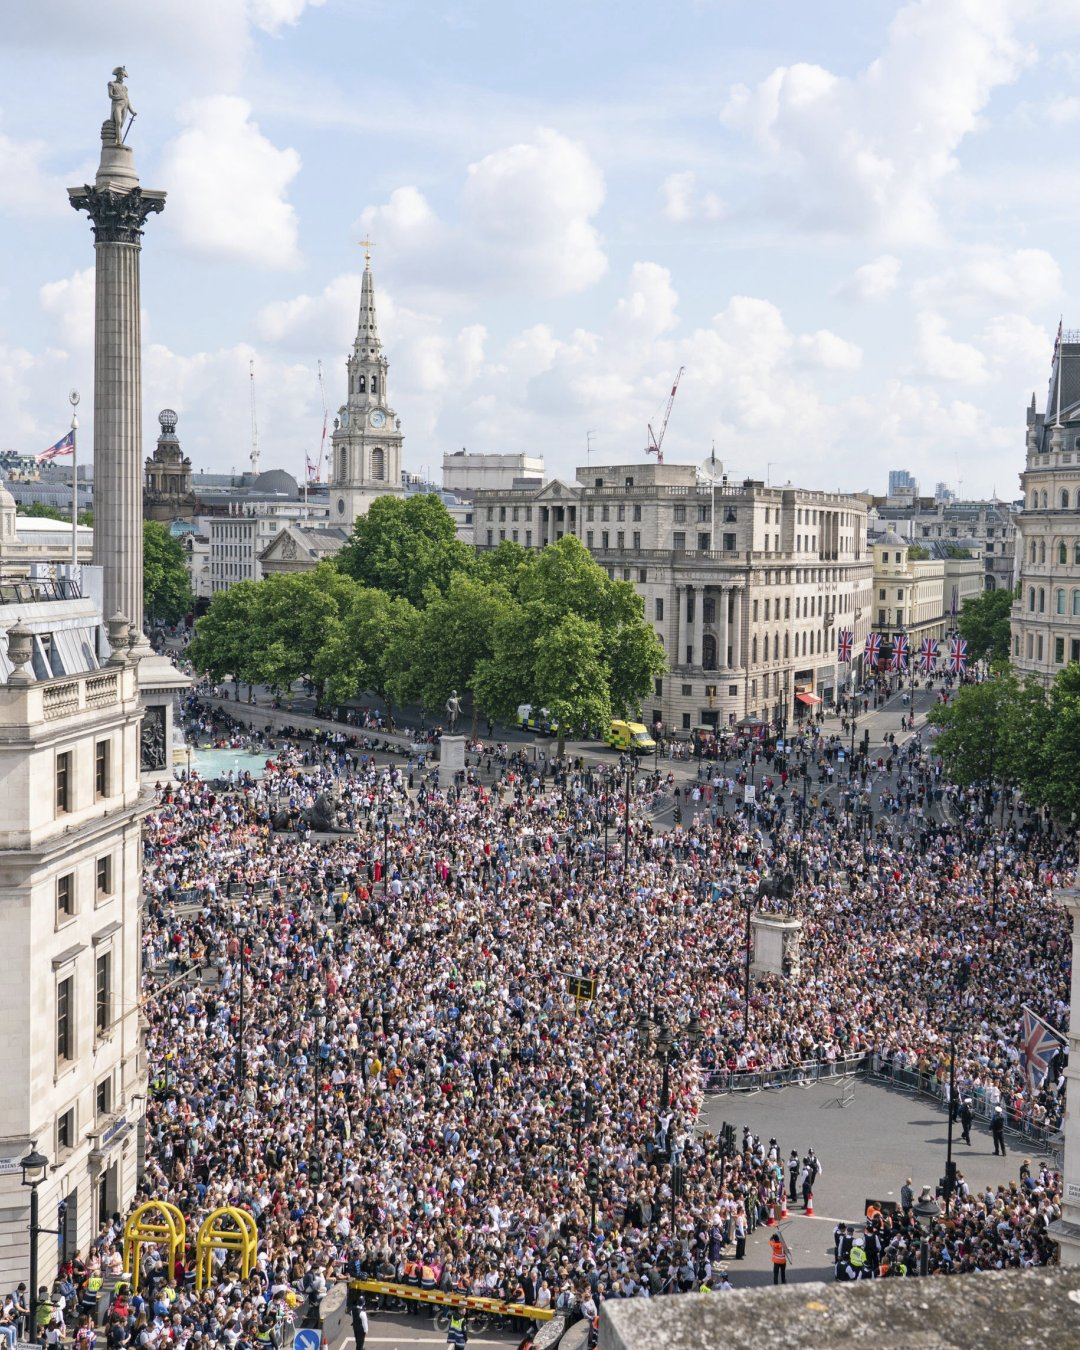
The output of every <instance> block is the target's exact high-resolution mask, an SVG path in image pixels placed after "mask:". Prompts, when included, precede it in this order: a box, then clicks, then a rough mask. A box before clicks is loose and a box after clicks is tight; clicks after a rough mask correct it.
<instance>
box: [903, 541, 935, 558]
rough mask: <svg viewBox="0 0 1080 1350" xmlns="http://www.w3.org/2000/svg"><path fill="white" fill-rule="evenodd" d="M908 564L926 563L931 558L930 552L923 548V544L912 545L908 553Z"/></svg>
mask: <svg viewBox="0 0 1080 1350" xmlns="http://www.w3.org/2000/svg"><path fill="white" fill-rule="evenodd" d="M907 555H908V562H925V561H926V559H927V558H929V556H930V550H929V549H928V548H923V546H922V544H911V545H910V546H909V548H908V551H907Z"/></svg>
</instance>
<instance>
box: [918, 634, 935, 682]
mask: <svg viewBox="0 0 1080 1350" xmlns="http://www.w3.org/2000/svg"><path fill="white" fill-rule="evenodd" d="M937 663H938V645H937V643H936V642H935V641H934V639H933V638H923V642H922V646H921V647H920V648H919V667H920V669H921V670H923V671H925V673H926V674H927V675H932V674H933V673H934V671H935V670H937Z"/></svg>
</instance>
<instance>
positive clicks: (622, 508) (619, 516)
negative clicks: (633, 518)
mask: <svg viewBox="0 0 1080 1350" xmlns="http://www.w3.org/2000/svg"><path fill="white" fill-rule="evenodd" d="M615 519H616V520H625V519H626V505H625V503H623V502H620V503H619V505H618V506H617V507H616V508H615Z"/></svg>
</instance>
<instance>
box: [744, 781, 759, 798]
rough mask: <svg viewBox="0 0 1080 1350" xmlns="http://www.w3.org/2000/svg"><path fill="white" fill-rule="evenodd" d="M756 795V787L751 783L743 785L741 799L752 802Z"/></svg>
mask: <svg viewBox="0 0 1080 1350" xmlns="http://www.w3.org/2000/svg"><path fill="white" fill-rule="evenodd" d="M756 796H757V788H755V787H754V785H753V783H746V784H745V785H744V787H743V801H744V802H752V801H753V800H754V798H755V797H756Z"/></svg>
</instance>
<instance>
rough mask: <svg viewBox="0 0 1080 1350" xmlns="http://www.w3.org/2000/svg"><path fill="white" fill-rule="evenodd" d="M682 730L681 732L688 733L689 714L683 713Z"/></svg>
mask: <svg viewBox="0 0 1080 1350" xmlns="http://www.w3.org/2000/svg"><path fill="white" fill-rule="evenodd" d="M682 729H683V731H689V730H690V714H689V713H683V715H682Z"/></svg>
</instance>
